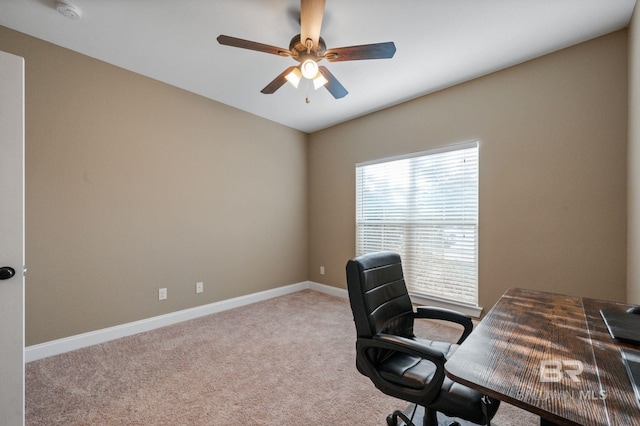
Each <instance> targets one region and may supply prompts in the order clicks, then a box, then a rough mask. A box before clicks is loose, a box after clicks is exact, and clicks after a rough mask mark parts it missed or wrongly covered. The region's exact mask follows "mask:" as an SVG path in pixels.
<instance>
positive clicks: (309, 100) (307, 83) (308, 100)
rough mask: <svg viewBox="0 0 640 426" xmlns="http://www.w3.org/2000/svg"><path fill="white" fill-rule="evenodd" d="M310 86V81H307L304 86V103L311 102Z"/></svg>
mask: <svg viewBox="0 0 640 426" xmlns="http://www.w3.org/2000/svg"><path fill="white" fill-rule="evenodd" d="M310 84H311V80H307V81H306V84H305V85H306V88H307V95H306V98H305V102H306V103H310V102H311V99H309V85H310Z"/></svg>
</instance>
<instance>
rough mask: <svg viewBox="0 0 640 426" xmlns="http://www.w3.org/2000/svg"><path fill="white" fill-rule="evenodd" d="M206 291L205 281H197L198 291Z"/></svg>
mask: <svg viewBox="0 0 640 426" xmlns="http://www.w3.org/2000/svg"><path fill="white" fill-rule="evenodd" d="M203 291H204V283H203V282H199V283H196V293H202V292H203Z"/></svg>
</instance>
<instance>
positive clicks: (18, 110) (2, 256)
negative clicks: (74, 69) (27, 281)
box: [0, 52, 24, 426]
mask: <svg viewBox="0 0 640 426" xmlns="http://www.w3.org/2000/svg"><path fill="white" fill-rule="evenodd" d="M23 173H24V60H23V59H22V58H20V57H18V56H14V55H10V54H8V53H5V52H0V423H2V424H3V425H7V426H14V425H16V426H17V425H20V426H21V425H23V424H24V274H23V270H24V178H23V176H24V174H23ZM12 271H14V272H13V274H12Z"/></svg>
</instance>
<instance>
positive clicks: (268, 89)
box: [261, 66, 295, 95]
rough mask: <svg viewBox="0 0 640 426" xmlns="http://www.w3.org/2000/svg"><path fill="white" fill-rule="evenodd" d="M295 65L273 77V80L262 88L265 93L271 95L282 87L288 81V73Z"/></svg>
mask: <svg viewBox="0 0 640 426" xmlns="http://www.w3.org/2000/svg"><path fill="white" fill-rule="evenodd" d="M294 68H295V67H293V66H291V67H289V68H287V69H286V70H284V71H282V73H280V75H278V76H277V77H276V78H274V79H273V81H272V82H271V83H269V84H267V85H266V86H265V88H264V89H262V90H261V92H262V93H264V94H265V95H270V94H272V93H274V92H275V91H276V90H278V89H279V88H281V87H282V85H283V84H285V83H286V82H287V79H286V75H287V74H289V73H290V72H291V71H292V70H293V69H294Z"/></svg>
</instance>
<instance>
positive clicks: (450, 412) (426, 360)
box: [347, 252, 500, 426]
mask: <svg viewBox="0 0 640 426" xmlns="http://www.w3.org/2000/svg"><path fill="white" fill-rule="evenodd" d="M347 286H348V289H349V301H350V303H351V310H352V311H353V319H354V321H355V324H356V332H357V335H358V339H357V341H356V367H357V368H358V371H360V373H362V374H364V375H365V376H367V377H369V379H371V381H372V382H373V383H374V384H375V386H376V387H377V388H378V389H379V390H381V391H382V392H384V393H385V394H387V395H390V396H393V397H396V398H400V399H402V400H405V401H409V402H412V403H414V404H417V405H419V406H422V407H424V409H425V414H424V418H423V425H424V426H436V425H438V420H437V413H438V412H441V413H443V414H444V415H445V416H448V417H457V418H460V419H464V420H467V421H469V422H472V423H475V424H484V425H490V420H491V419H492V418H493V416H494V415H495V413H496V411H497V410H498V406H499V404H500V401H498V400H495V399H493V398H489V397H486V396H483V395H482V394H481V393H479V392H477V391H475V390H473V389H470V388H468V387H466V386H464V385H461V384H459V383H455V382H453V381H451V380H450V379H449V378H447V377H445V374H444V364H445V362H446V361H447V358H448V357H450V356H451V355H452V354H453V353H454V352H455V350H456V349H457V348H458V345H459V344H460V343H462V341H463V340H464V339H466V338H467V336H468V335H469V334H470V333H471V331H472V330H473V323H472V322H471V318H470V317H469V316H466V315H463V314H460V313H458V312H455V311H451V310H448V309H440V308H434V307H418V308H417V310H416V311H415V312H414V310H413V306H412V305H411V300H410V299H409V294H408V293H407V287H406V285H405V281H404V275H403V272H402V264H401V260H400V256H399V255H398V254H396V253H391V252H380V253H370V254H365V255H363V256H360V257H356V258H355V259H351V260H349V262H348V263H347ZM415 318H431V319H439V320H446V321H453V322H455V323H458V324H461V325H462V326H463V327H464V331H463V332H462V336H461V337H460V339H459V340H458V342H457V343H456V344H452V343H445V342H437V341H432V340H426V339H421V338H418V337H416V336H415V335H414V333H413V324H414V319H415ZM398 418H400V419H402V420H403V421H404V422H405V423H406V424H407V425H412V426H415V425H414V424H413V423H412V421H411V420H410V419H409V418H408V416H407V415H405V414H404V413H403V412H402V411H400V410H398V411H395V412H394V413H392V414H390V415H389V416H388V417H387V424H389V425H390V426H393V425H396V424H397V421H398ZM451 424H456V422H453V423H451Z"/></svg>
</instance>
